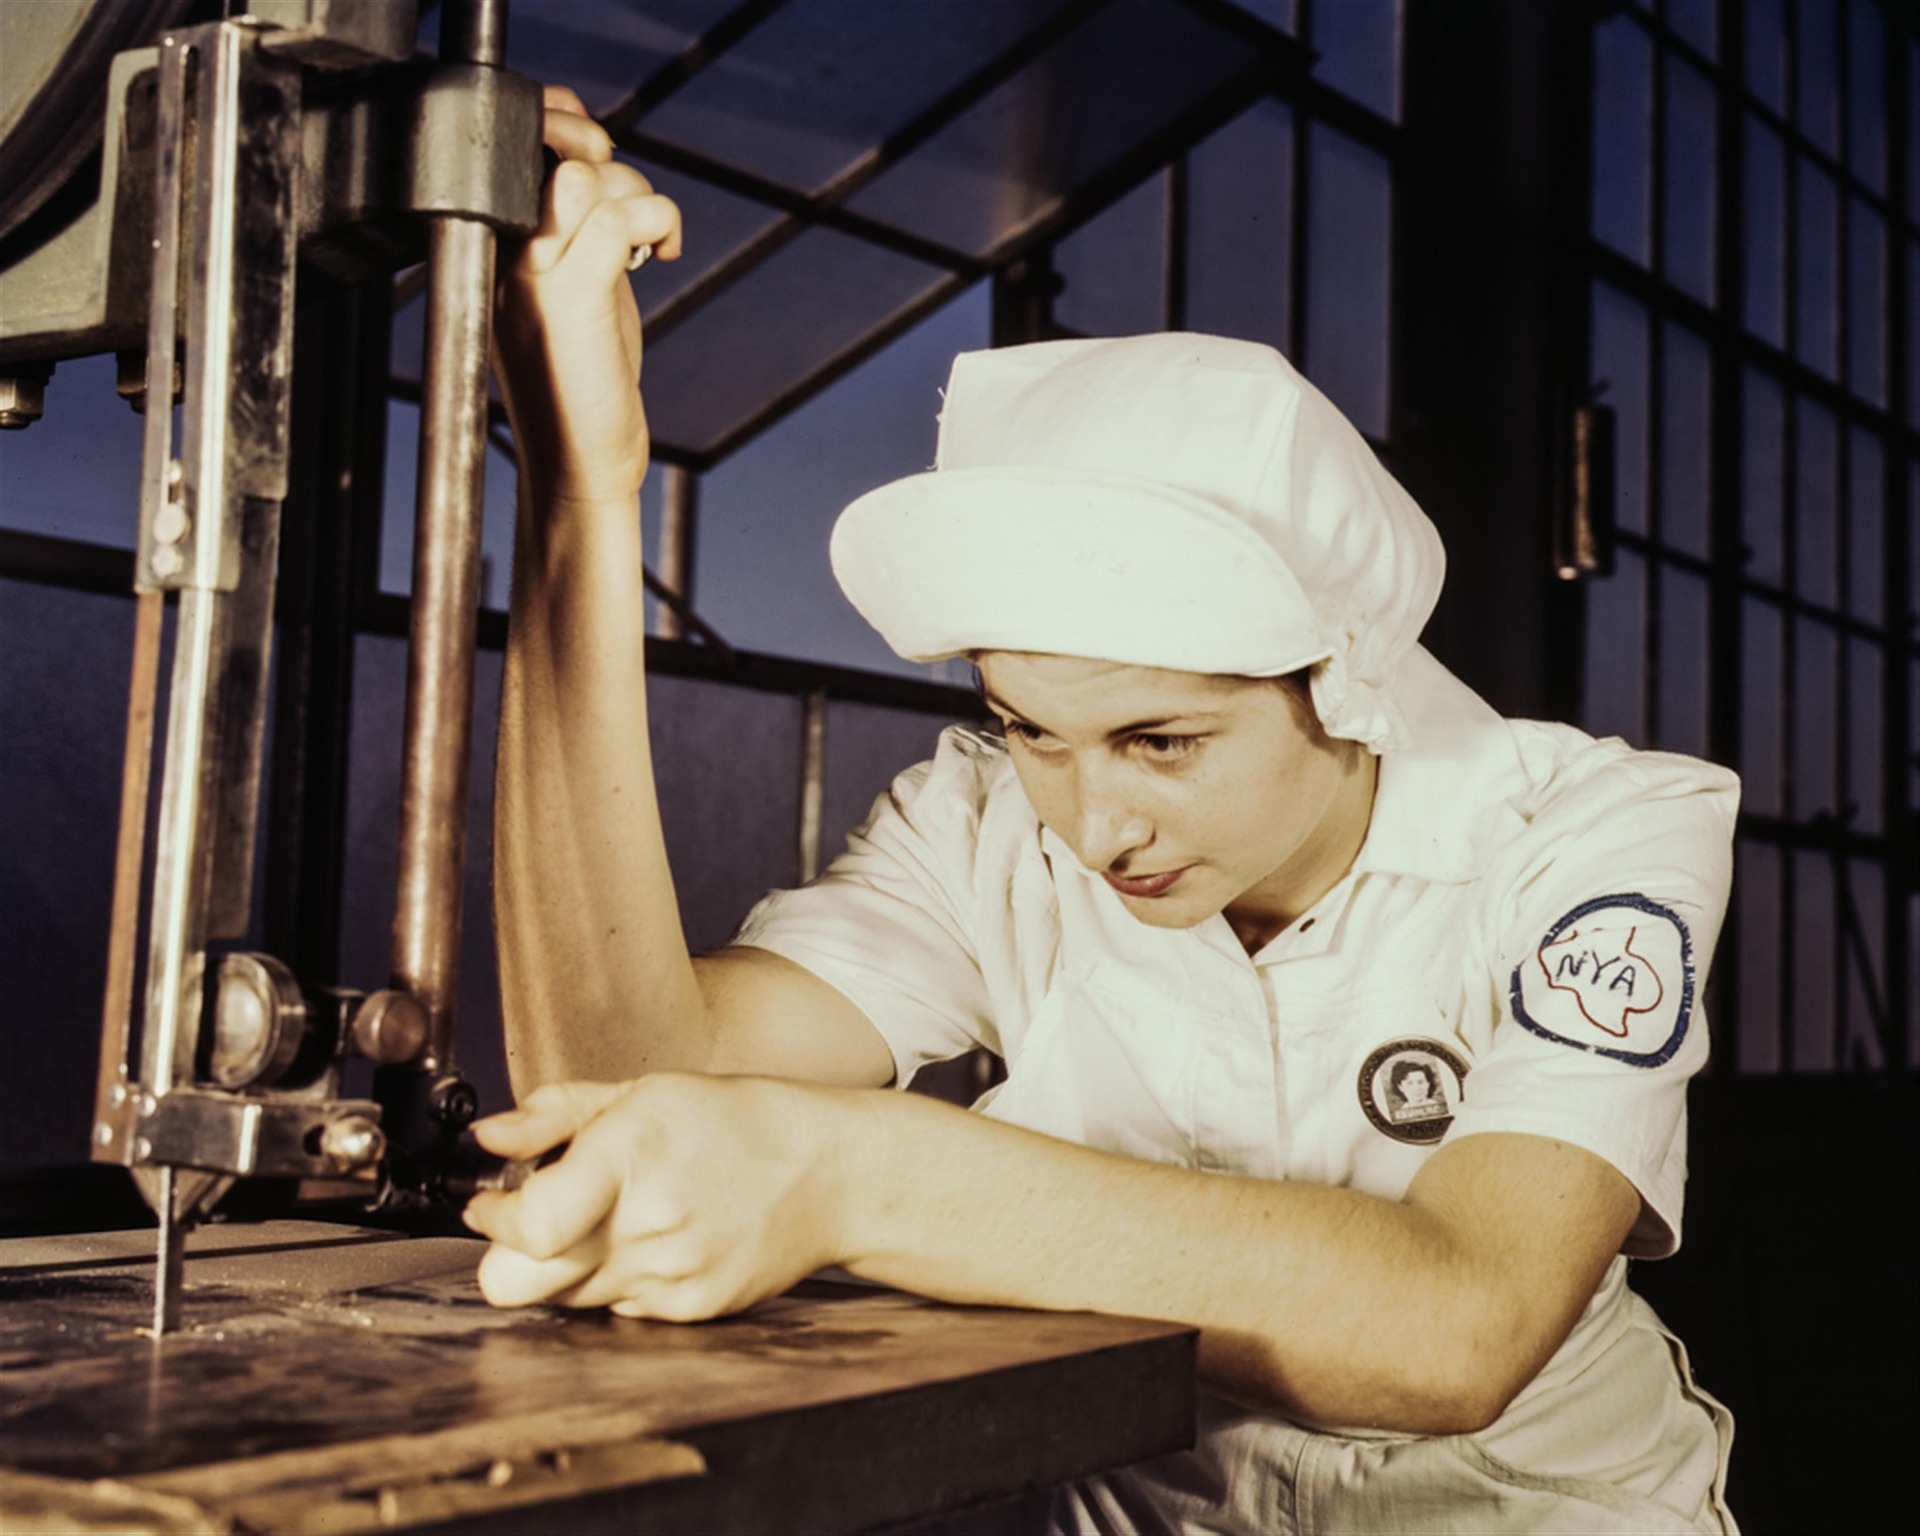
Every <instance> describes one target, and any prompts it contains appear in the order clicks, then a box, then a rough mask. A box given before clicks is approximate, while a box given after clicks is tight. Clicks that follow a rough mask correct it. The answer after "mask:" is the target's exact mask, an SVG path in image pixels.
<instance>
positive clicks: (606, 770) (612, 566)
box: [494, 487, 707, 1096]
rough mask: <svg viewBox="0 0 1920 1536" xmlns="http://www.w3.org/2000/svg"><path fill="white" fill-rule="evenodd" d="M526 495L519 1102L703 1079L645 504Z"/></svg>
mask: <svg viewBox="0 0 1920 1536" xmlns="http://www.w3.org/2000/svg"><path fill="white" fill-rule="evenodd" d="M537 494H538V493H537V492H536V491H534V490H531V489H527V488H524V487H523V490H522V497H523V505H522V506H521V508H520V510H519V516H518V525H517V530H516V537H515V548H514V578H513V604H512V613H511V616H510V619H509V624H508V638H507V656H506V676H505V681H504V685H503V693H502V698H501V708H500V741H499V756H498V765H497V779H496V787H495V800H494V923H495V928H496V931H497V938H498V944H499V954H500V987H501V1007H502V1012H503V1015H504V1019H505V1026H506V1044H507V1059H508V1066H509V1069H510V1071H511V1073H512V1077H513V1083H514V1088H515V1091H516V1092H517V1093H519V1094H521V1095H523V1096H524V1094H525V1093H526V1092H527V1091H528V1090H529V1089H531V1088H533V1087H535V1086H537V1085H539V1084H540V1083H543V1082H550V1081H553V1080H556V1079H559V1078H587V1079H600V1080H605V1079H609V1078H625V1077H632V1076H636V1075H638V1074H639V1073H641V1072H644V1071H649V1070H656V1069H659V1068H662V1067H699V1066H701V1065H702V1064H703V1063H704V1059H705V1052H706V1049H707V1046H706V1026H705V1013H704V1008H703V1006H702V1003H701V999H700V992H699V989H698V987H697V985H696V984H695V981H694V974H693V969H692V966H691V963H690V961H689V960H688V957H687V951H686V944H685V940H684V938H683V936H682V933H681V928H680V918H679V909H678V907H677V905H676V903H675V900H674V892H673V879H672V875H671V873H670V872H669V870H668V867H667V856H666V848H665V844H664V842H663V840H662V835H661V829H660V814H659V807H658V803H657V800H656V797H655V792H654V780H653V766H652V758H651V755H650V746H649V740H648V731H647V706H646V686H645V660H644V645H645V631H644V613H645V605H644V601H643V590H644V589H643V586H642V578H641V563H640V561H641V552H640V531H639V515H638V508H637V506H635V505H634V504H632V503H631V502H628V503H626V504H624V505H619V504H615V505H606V506H564V507H562V506H554V505H545V506H536V505H534V501H535V498H536V497H537Z"/></svg>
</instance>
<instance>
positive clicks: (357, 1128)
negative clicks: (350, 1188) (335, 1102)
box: [320, 1115, 387, 1170]
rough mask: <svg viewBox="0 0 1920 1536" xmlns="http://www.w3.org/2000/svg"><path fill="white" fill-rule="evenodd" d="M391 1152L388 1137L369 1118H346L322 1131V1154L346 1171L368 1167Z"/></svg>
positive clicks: (334, 1122) (332, 1122) (330, 1121)
mask: <svg viewBox="0 0 1920 1536" xmlns="http://www.w3.org/2000/svg"><path fill="white" fill-rule="evenodd" d="M386 1150H387V1138H386V1137H385V1136H384V1135H382V1134H381V1131H380V1127H379V1126H378V1125H376V1124H374V1122H373V1121H371V1120H369V1119H368V1118H367V1117H366V1116H365V1115H342V1116H341V1117H340V1118H339V1119H338V1120H329V1121H328V1122H327V1123H326V1125H325V1126H324V1127H323V1128H322V1129H321V1132H320V1155H321V1156H322V1157H324V1158H326V1159H327V1160H328V1161H329V1162H330V1163H332V1164H334V1166H335V1167H337V1168H340V1169H342V1170H346V1169H352V1168H365V1167H366V1166H367V1165H368V1164H370V1163H374V1162H378V1161H379V1158H380V1154H381V1153H382V1152H384V1151H386Z"/></svg>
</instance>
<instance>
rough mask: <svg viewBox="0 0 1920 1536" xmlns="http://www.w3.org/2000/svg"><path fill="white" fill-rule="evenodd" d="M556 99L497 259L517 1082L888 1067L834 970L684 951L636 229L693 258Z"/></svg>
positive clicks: (501, 776) (504, 976)
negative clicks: (549, 169)
mask: <svg viewBox="0 0 1920 1536" xmlns="http://www.w3.org/2000/svg"><path fill="white" fill-rule="evenodd" d="M547 105H548V114H547V141H548V144H549V145H550V146H551V147H552V148H553V149H554V150H555V151H556V152H557V153H558V154H560V155H561V156H562V157H563V158H562V163H561V164H560V165H559V166H558V167H557V169H556V171H555V173H554V175H553V176H552V177H551V178H550V181H549V185H548V188H547V192H546V203H545V207H544V210H543V218H542V222H541V225H540V228H539V230H538V231H537V232H536V233H535V235H534V236H533V237H532V238H531V239H530V240H529V241H528V242H527V243H526V245H525V246H524V247H523V248H522V249H521V250H520V251H519V252H518V253H517V254H516V255H515V257H514V258H513V259H512V260H511V261H510V262H509V263H508V264H507V266H506V267H505V269H504V270H503V273H502V283H501V302H500V306H499V320H498V327H497V332H496V338H497V343H496V353H497V356H496V361H497V364H498V371H499V374H500V377H501V381H502V387H503V391H504V393H505V395H506V399H507V408H508V413H509V415H510V417H511V419H512V422H513V429H514V441H515V446H516V450H517V452H518V456H519V467H520V482H519V495H518V504H517V512H516V524H515V536H514V568H513V597H512V610H511V615H510V619H509V623H508V640H507V656H506V677H505V683H504V691H503V696H502V700H501V718H500V739H499V753H498V763H497V779H496V789H495V808H494V921H495V928H496V931H497V937H498V942H499V953H500V981H501V1004H502V1011H503V1014H504V1017H505V1023H506V1036H507V1057H508V1064H509V1068H510V1071H511V1073H512V1077H513V1083H514V1087H515V1090H516V1091H517V1092H518V1093H520V1094H522V1095H524V1094H525V1093H527V1092H528V1091H530V1090H531V1089H532V1088H534V1087H536V1086H537V1085H539V1084H541V1083H545V1082H550V1081H554V1080H556V1079H560V1078H581V1079H590V1080H607V1079H616V1078H627V1077H634V1076H638V1075H640V1074H642V1073H645V1072H651V1071H658V1070H661V1069H663V1068H669V1067H671V1068H679V1069H685V1070H695V1071H707V1070H732V1071H739V1070H748V1069H751V1070H755V1071H761V1072H774V1073H785V1074H791V1075H796V1076H807V1077H815V1078H818V1079H820V1080H823V1081H830V1082H843V1083H877V1082H885V1081H886V1080H887V1078H888V1077H889V1076H890V1075H891V1072H892V1061H891V1058H890V1057H889V1056H888V1055H887V1052H886V1049H885V1047H884V1045H883V1044H881V1042H880V1040H879V1037H878V1035H877V1034H876V1033H875V1032H874V1030H873V1028H872V1026H871V1025H870V1024H868V1023H867V1021H866V1019H865V1018H864V1016H862V1015H861V1014H860V1013H859V1012H858V1011H857V1010H856V1009H854V1008H852V1006H851V1005H850V1004H848V1003H847V1002H846V1000H845V999H844V998H842V997H841V996H840V995H839V994H838V993H837V992H834V991H833V990H832V989H831V988H829V987H827V986H825V985H824V984H823V983H821V982H819V981H817V980H815V979H814V978H813V977H812V976H810V975H808V974H807V973H806V972H804V971H802V970H800V969H799V968H798V967H795V966H791V965H789V964H787V963H786V962H784V961H780V960H778V959H777V958H776V957H774V956H772V955H767V954H764V953H761V952H758V951H753V952H747V951H739V952H732V953H729V954H728V955H726V956H725V957H723V958H716V959H714V960H711V961H701V962H697V963H696V962H695V961H693V960H692V959H691V958H690V957H689V955H688V953H687V947H686V941H685V938H684V936H683V933H682V929H681V925H680V919H679V909H678V906H677V904H676V902H675V898H674V889H673V877H672V874H671V872H670V870H669V869H668V865H667V856H666V847H665V843H664V840H663V837H662V832H661V826H660V814H659V807H658V801H657V797H656V795H655V789H654V777H653V764H652V744H651V741H650V739H649V734H648V722H647V701H646V679H645V660H644V642H645V632H644V614H645V604H644V587H643V584H642V576H641V570H642V566H641V555H642V552H641V544H640V518H639V488H640V482H641V480H642V478H643V477H644V475H645V473H646V468H647V460H648V452H649V441H648V434H647V424H646V416H645V412H644V409H643V407H642V403H641V399H640V395H639V390H638V387H637V381H638V378H639V373H640V356H641V332H640V316H639V312H638V309H637V307H636V305H635V303H634V299H633V292H632V288H631V286H630V284H629V282H628V279H627V267H628V261H629V257H630V253H631V252H632V251H633V250H634V249H636V248H638V247H641V246H652V247H655V248H657V249H658V252H659V254H660V255H661V256H662V257H664V258H666V259H669V260H671V259H672V258H674V257H675V256H677V255H678V254H679V243H680V227H679V212H678V210H677V209H676V208H674V206H673V204H672V203H671V202H669V201H668V200H667V199H665V198H663V197H660V196H658V195H656V194H654V192H653V190H652V188H651V187H650V186H648V184H647V183H646V181H645V180H644V178H642V177H641V176H640V174H639V173H638V172H637V171H634V170H633V169H632V168H630V167H627V166H625V165H622V164H620V163H618V162H616V161H614V160H613V159H612V146H611V143H610V141H609V140H608V139H607V136H606V134H605V133H604V132H603V131H602V130H601V129H600V127H599V126H598V125H597V124H595V123H594V122H593V121H592V120H591V119H590V118H589V117H588V116H587V115H586V113H585V109H584V108H583V107H582V106H581V104H580V101H579V98H578V97H576V96H574V95H573V94H572V93H571V92H568V91H561V90H551V89H550V90H549V92H548V95H547ZM703 973H704V980H703Z"/></svg>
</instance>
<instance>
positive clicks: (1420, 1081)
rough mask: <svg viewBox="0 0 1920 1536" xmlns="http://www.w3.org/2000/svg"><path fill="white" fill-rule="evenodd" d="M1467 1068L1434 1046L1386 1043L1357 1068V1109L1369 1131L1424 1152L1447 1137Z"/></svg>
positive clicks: (1417, 1041)
mask: <svg viewBox="0 0 1920 1536" xmlns="http://www.w3.org/2000/svg"><path fill="white" fill-rule="evenodd" d="M1466 1077H1467V1064H1466V1062H1465V1061H1464V1060H1462V1059H1461V1056H1460V1053H1459V1052H1458V1051H1456V1050H1455V1049H1454V1048H1453V1047H1452V1046H1450V1045H1443V1044H1442V1043H1441V1042H1440V1041H1438V1040H1429V1039H1426V1038H1423V1037H1418V1036H1416V1037H1411V1038H1407V1039H1402V1040H1389V1041H1388V1042H1387V1043H1386V1044H1385V1045H1383V1046H1381V1047H1380V1048H1379V1049H1378V1050H1376V1051H1374V1052H1373V1054H1372V1055H1370V1056H1368V1057H1367V1059H1366V1061H1365V1063H1363V1064H1362V1066H1361V1068H1360V1078H1359V1082H1358V1083H1357V1084H1356V1085H1355V1086H1356V1087H1357V1088H1358V1089H1359V1091H1360V1107H1361V1108H1362V1109H1364V1110H1365V1111H1366V1112H1367V1119H1369V1120H1370V1121H1372V1122H1373V1126H1374V1129H1376V1130H1379V1131H1384V1132H1385V1133H1386V1134H1387V1135H1388V1136H1391V1137H1392V1138H1393V1139H1394V1140H1395V1141H1402V1142H1405V1143H1407V1144H1408V1145H1409V1146H1416V1147H1418V1146H1427V1145H1429V1144H1431V1143H1433V1142H1436V1141H1438V1140H1439V1139H1440V1138H1441V1137H1442V1136H1444V1135H1446V1134H1447V1127H1448V1126H1450V1125H1452V1124H1453V1117H1454V1113H1455V1112H1456V1111H1457V1110H1458V1109H1459V1108H1460V1099H1461V1095H1462V1091H1463V1090H1462V1085H1463V1084H1464V1083H1465V1081H1466Z"/></svg>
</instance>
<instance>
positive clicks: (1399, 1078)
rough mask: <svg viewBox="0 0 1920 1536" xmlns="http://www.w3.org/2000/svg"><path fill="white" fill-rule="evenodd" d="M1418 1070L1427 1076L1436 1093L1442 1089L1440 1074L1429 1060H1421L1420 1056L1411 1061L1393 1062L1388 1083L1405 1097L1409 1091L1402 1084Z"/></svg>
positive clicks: (1388, 1075) (1428, 1083)
mask: <svg viewBox="0 0 1920 1536" xmlns="http://www.w3.org/2000/svg"><path fill="white" fill-rule="evenodd" d="M1416 1072H1418V1073H1420V1074H1421V1075H1423V1076H1424V1077H1425V1078H1426V1080H1427V1085H1428V1086H1429V1087H1430V1088H1432V1089H1433V1090H1434V1091H1435V1092H1436V1093H1437V1092H1439V1091H1440V1074H1439V1073H1438V1072H1436V1071H1435V1070H1434V1069H1433V1067H1432V1066H1431V1065H1429V1064H1428V1063H1427V1062H1424V1061H1421V1060H1419V1059H1418V1058H1415V1059H1413V1060H1409V1061H1396V1062H1395V1063H1394V1064H1393V1068H1392V1070H1391V1071H1389V1072H1388V1073H1387V1085H1388V1086H1389V1087H1390V1088H1392V1089H1393V1091H1394V1092H1395V1093H1397V1094H1399V1095H1400V1097H1401V1098H1403V1099H1404V1098H1405V1097H1406V1096H1407V1092H1406V1089H1405V1088H1403V1087H1402V1086H1401V1085H1402V1084H1403V1083H1405V1082H1406V1080H1407V1079H1408V1078H1409V1077H1411V1076H1412V1075H1413V1074H1414V1073H1416Z"/></svg>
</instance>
